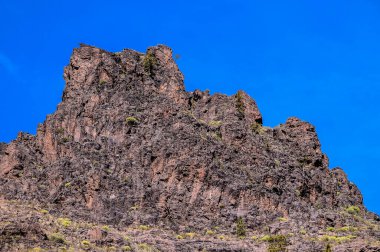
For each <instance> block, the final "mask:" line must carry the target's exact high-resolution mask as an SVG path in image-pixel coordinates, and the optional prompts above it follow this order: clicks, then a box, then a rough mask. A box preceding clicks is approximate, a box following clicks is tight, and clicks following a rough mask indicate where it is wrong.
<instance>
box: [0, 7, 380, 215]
mask: <svg viewBox="0 0 380 252" xmlns="http://www.w3.org/2000/svg"><path fill="white" fill-rule="evenodd" d="M52 2H53V1H41V0H35V1H5V0H0V87H1V92H0V107H1V110H0V120H1V124H0V141H5V142H9V141H10V140H12V139H13V138H15V137H16V135H17V132H18V131H26V132H30V133H33V134H34V133H35V132H36V127H37V124H38V123H40V122H43V121H44V118H45V116H46V115H47V114H49V113H53V112H54V110H55V108H56V105H57V104H58V103H59V102H60V99H61V94H62V90H63V87H64V81H63V78H62V74H63V66H64V65H66V64H67V63H68V61H69V57H70V54H71V51H72V49H73V48H74V47H77V46H78V44H79V43H80V42H84V43H87V44H91V45H95V46H98V47H101V48H104V49H106V50H110V51H121V50H122V49H123V48H133V49H136V50H139V51H145V49H146V48H147V47H148V46H152V45H156V44H159V43H163V44H167V45H169V46H170V47H172V48H173V50H174V52H175V53H176V54H180V55H181V58H180V59H179V60H178V64H179V66H180V68H181V70H182V71H183V72H184V74H185V83H186V88H187V90H194V89H195V88H199V89H210V90H211V92H212V93H213V92H222V93H227V94H233V93H235V92H236V91H237V90H238V89H244V90H246V91H247V92H248V93H249V94H250V95H251V96H252V97H253V98H254V99H256V101H257V102H258V105H259V107H260V109H261V111H262V113H263V116H264V124H265V125H269V126H275V125H277V124H279V123H282V122H284V121H285V120H286V119H287V118H288V117H289V116H297V117H300V118H301V119H303V120H306V121H309V122H311V123H312V124H314V125H315V126H316V127H317V132H318V134H319V137H320V140H321V142H322V148H323V151H324V152H326V153H327V154H328V156H329V157H330V161H331V162H330V163H331V167H335V166H341V167H342V168H343V169H344V170H345V171H346V172H347V174H348V175H349V178H350V179H351V180H352V181H353V182H354V183H356V184H357V185H358V186H359V188H360V189H361V191H362V192H363V194H364V202H365V204H366V206H367V207H368V208H369V209H370V210H372V211H375V212H377V213H380V200H379V199H380V196H379V195H380V194H379V191H380V190H379V189H380V183H379V179H380V171H379V169H378V168H379V164H380V146H379V142H380V130H379V124H380V113H379V109H380V106H379V105H380V102H379V100H380V85H379V84H380V62H379V61H380V2H379V1H378V0H357V1H350V0H335V1H334V0H319V1H301V0H299V1H292V0H287V1H284V0H272V1H262V0H256V1H248V0H246V1H239V0H234V1H232V0H231V1H222V0H218V1H195V0H193V1H163V0H161V1H141V2H140V1H97V0H93V1H71V0H66V1H54V2H55V3H52ZM57 2H60V3H57ZM139 2H140V3H139Z"/></svg>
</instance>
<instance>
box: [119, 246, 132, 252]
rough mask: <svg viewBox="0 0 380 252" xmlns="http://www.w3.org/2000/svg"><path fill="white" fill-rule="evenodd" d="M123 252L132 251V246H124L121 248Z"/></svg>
mask: <svg viewBox="0 0 380 252" xmlns="http://www.w3.org/2000/svg"><path fill="white" fill-rule="evenodd" d="M121 250H122V251H132V248H131V247H130V246H123V247H121Z"/></svg>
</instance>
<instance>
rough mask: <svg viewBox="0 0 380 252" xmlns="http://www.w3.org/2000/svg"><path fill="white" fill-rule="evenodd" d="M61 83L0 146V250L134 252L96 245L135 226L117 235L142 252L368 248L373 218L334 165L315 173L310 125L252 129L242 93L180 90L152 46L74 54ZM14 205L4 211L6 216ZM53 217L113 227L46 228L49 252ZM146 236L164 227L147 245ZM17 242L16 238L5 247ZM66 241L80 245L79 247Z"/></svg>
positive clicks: (319, 165)
mask: <svg viewBox="0 0 380 252" xmlns="http://www.w3.org/2000/svg"><path fill="white" fill-rule="evenodd" d="M64 78H65V80H66V87H65V90H64V93H63V97H62V102H61V103H60V104H59V105H58V108H57V111H56V112H55V113H54V114H52V115H49V116H47V118H46V121H45V122H44V123H43V124H41V125H39V127H38V130H37V135H35V136H33V135H29V134H25V133H20V134H19V136H18V137H17V139H16V140H14V141H13V142H11V143H10V144H0V199H1V200H2V201H0V207H2V209H3V212H2V216H3V217H1V218H2V219H0V220H1V221H2V222H0V224H1V223H3V224H1V225H0V243H1V245H0V249H3V250H4V251H10V250H11V249H14V250H17V249H20V250H22V249H31V248H33V247H36V246H38V247H40V248H39V249H46V250H48V251H50V250H54V249H58V247H61V249H63V247H65V249H70V248H72V249H74V250H80V249H82V250H93V251H102V250H106V249H107V248H105V247H104V246H103V245H104V244H108V245H107V246H108V249H109V248H110V247H113V248H112V249H114V250H120V251H121V250H122V249H128V248H127V247H129V248H130V250H135V251H139V250H141V251H144V249H146V250H147V251H148V248H143V246H140V247H139V246H138V245H136V244H137V243H136V242H135V243H133V242H132V243H131V241H130V240H129V241H125V240H123V239H121V238H120V239H121V240H123V241H120V239H116V238H115V239H114V238H112V239H111V240H108V241H106V242H105V241H104V240H107V239H106V238H105V237H107V234H108V235H109V236H108V237H113V236H112V235H110V234H113V235H114V236H115V235H116V236H117V235H119V236H121V234H120V232H122V231H120V230H123V229H128V228H130V229H133V228H137V229H138V227H149V228H140V233H139V232H138V233H137V234H135V233H133V232H132V231H128V230H127V231H125V230H124V231H123V232H127V233H128V232H132V233H133V234H135V235H137V238H135V239H139V241H140V240H144V235H145V236H146V237H150V238H149V239H150V240H149V239H148V238H147V239H148V240H149V242H150V243H152V242H153V245H154V246H153V245H152V244H151V245H149V244H148V245H149V246H151V247H150V248H149V249H150V250H155V249H158V250H161V251H198V250H199V251H201V250H203V249H204V250H207V251H266V250H268V251H285V250H286V249H288V250H289V251H324V250H326V249H328V247H330V245H331V247H332V248H333V249H334V250H333V251H380V249H379V248H380V245H379V243H380V242H379V239H380V231H379V217H378V216H376V215H375V214H372V213H370V212H368V211H367V210H366V209H365V207H364V206H363V200H362V195H361V193H360V192H359V190H358V189H357V187H356V186H355V185H354V184H352V183H351V182H350V181H348V179H347V177H346V175H345V173H344V172H343V171H342V170H341V169H340V168H334V169H332V170H331V169H329V164H328V158H327V156H326V155H325V154H324V153H322V151H321V148H320V142H319V140H318V137H317V134H316V132H315V128H314V127H313V126H312V125H311V124H309V123H307V122H303V121H301V120H300V119H298V118H289V119H288V120H287V121H286V122H285V123H284V124H281V125H279V126H277V127H275V128H269V127H264V126H263V125H262V122H263V119H262V116H261V113H260V111H259V109H258V107H257V104H256V103H255V101H254V100H253V99H251V98H250V97H249V96H248V95H247V94H246V93H245V92H243V91H239V92H237V93H236V94H235V95H233V96H226V95H223V94H214V95H210V94H209V93H208V92H203V91H200V90H195V91H194V92H186V91H185V88H184V77H183V75H182V73H181V72H180V71H179V69H178V67H177V65H176V63H175V61H174V60H173V58H172V51H171V49H170V48H168V47H166V46H163V45H158V46H155V47H151V48H148V50H147V52H146V53H145V54H143V53H139V52H136V51H133V50H123V51H122V52H118V53H111V52H107V51H104V50H102V49H99V48H95V47H92V46H88V45H81V47H80V48H77V49H74V52H73V54H72V56H71V59H70V64H69V65H67V66H66V67H65V70H64ZM12 202H13V203H12ZM15 202H16V203H17V204H18V205H19V206H20V209H21V210H20V212H19V213H18V215H17V214H14V211H10V209H12V207H14V205H15V204H16V203H15ZM37 206H38V207H37ZM40 208H43V209H45V208H46V209H48V210H46V212H49V213H50V214H51V215H50V214H49V216H50V217H49V218H50V219H49V220H50V222H49V221H47V220H46V219H45V221H41V220H43V218H47V217H46V216H45V215H42V216H45V217H43V218H42V217H41V213H40V212H38V209H40ZM22 209H24V210H25V209H31V210H28V211H26V210H25V211H26V212H27V213H28V214H26V212H22ZM12 213H13V214H12ZM29 215H30V216H29ZM62 216H64V218H66V219H68V220H71V221H72V222H74V221H76V222H80V223H93V224H92V225H93V226H92V227H93V228H95V227H96V225H107V226H111V227H112V230H114V232H113V233H112V232H111V231H109V230H107V231H104V230H103V234H102V231H100V230H99V228H98V229H96V228H95V229H91V228H90V229H88V230H87V229H86V225H84V227H82V226H80V225H79V224H78V227H80V232H79V231H78V229H75V230H73V229H67V228H68V227H66V226H65V225H63V226H64V227H60V228H62V229H63V230H61V229H59V230H58V231H60V232H61V233H64V235H65V236H66V237H72V238H71V239H69V241H65V242H61V244H58V245H57V243H56V242H55V241H56V240H55V239H54V238H49V237H51V233H49V232H53V231H51V225H52V224H51V223H57V221H55V220H54V218H61V219H62V218H63V217H62ZM31 219H33V220H31ZM24 222H26V223H31V222H32V223H33V225H29V226H25V225H24V224H22V223H24ZM4 223H6V224H4ZM9 223H12V224H9ZM46 223H50V224H46ZM239 223H240V224H239ZM44 225H48V226H49V227H50V228H47V227H46V226H44ZM57 225H58V224H57ZM58 226H59V225H58ZM90 226H91V225H90ZM65 228H66V229H65ZM239 228H240V229H239ZM141 229H143V230H146V232H147V233H144V232H143V231H141ZM147 229H149V230H147ZM160 229H163V230H166V231H162V233H160V234H153V237H156V238H155V239H152V234H151V233H152V232H153V231H152V230H160ZM4 230H5V231H4ZM49 230H50V231H49ZM70 230H71V231H70ZM116 230H118V231H116ZM237 230H243V231H244V232H243V233H239V232H237ZM55 231H57V230H55ZM117 232H119V233H117ZM20 233H21V234H22V235H21V236H22V237H23V238H22V240H20V239H18V240H17V239H13V238H12V236H20ZM104 233H106V236H104ZM141 233H142V234H141ZM153 233H154V232H153ZM186 233H187V234H188V233H191V234H194V235H187V236H186V235H184V234H186ZM123 234H124V233H123ZM124 235H125V234H124ZM202 235H204V236H205V237H203V238H201V236H202ZM32 236H33V238H30V237H32ZM222 236H223V238H222ZM237 236H241V237H240V238H239V237H237ZM252 236H253V237H252ZM194 237H198V239H195V238H194ZM66 239H67V238H66ZM78 239H83V240H85V241H87V240H88V239H91V242H90V245H88V244H87V245H88V246H87V245H86V246H85V245H83V244H81V241H82V242H83V240H78ZM158 240H160V241H163V242H161V243H160V242H158ZM32 241H33V242H32ZM135 241H136V240H135ZM165 241H166V242H165ZM20 244H22V246H21V245H20ZM111 245H112V246H111ZM62 246H63V247H62ZM102 246H103V247H102ZM153 247H154V248H153ZM326 251H328V250H326Z"/></svg>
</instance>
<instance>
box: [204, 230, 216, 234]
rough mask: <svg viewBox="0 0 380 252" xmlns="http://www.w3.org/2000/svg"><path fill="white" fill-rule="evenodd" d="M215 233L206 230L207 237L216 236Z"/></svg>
mask: <svg viewBox="0 0 380 252" xmlns="http://www.w3.org/2000/svg"><path fill="white" fill-rule="evenodd" d="M214 234H215V232H214V231H212V230H206V235H214Z"/></svg>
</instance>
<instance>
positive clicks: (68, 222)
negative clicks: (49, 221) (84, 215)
mask: <svg viewBox="0 0 380 252" xmlns="http://www.w3.org/2000/svg"><path fill="white" fill-rule="evenodd" d="M57 222H58V224H60V225H62V226H64V227H69V226H70V225H71V220H70V219H69V218H58V219H57Z"/></svg>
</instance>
